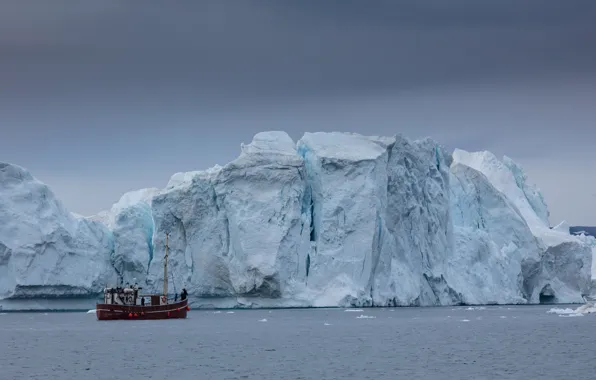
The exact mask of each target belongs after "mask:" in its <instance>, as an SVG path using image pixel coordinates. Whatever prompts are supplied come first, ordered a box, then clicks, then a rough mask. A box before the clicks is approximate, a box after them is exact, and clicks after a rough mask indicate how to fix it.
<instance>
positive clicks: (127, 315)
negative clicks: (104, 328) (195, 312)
mask: <svg viewBox="0 0 596 380" xmlns="http://www.w3.org/2000/svg"><path fill="white" fill-rule="evenodd" d="M187 311H188V299H186V300H184V301H180V302H176V303H170V304H166V305H158V306H138V305H137V306H125V305H110V304H103V303H98V304H97V305H96V307H95V314H96V315H97V319H98V320H100V321H110V320H117V319H128V320H138V319H142V320H148V319H180V318H186V313H187Z"/></svg>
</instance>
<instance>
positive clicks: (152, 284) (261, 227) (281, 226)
mask: <svg viewBox="0 0 596 380" xmlns="http://www.w3.org/2000/svg"><path fill="white" fill-rule="evenodd" d="M241 148H242V150H241V154H240V156H239V157H238V158H237V159H236V160H234V161H232V162H230V163H229V164H227V165H224V166H223V167H222V166H216V167H214V168H211V169H208V170H206V171H194V172H188V173H176V174H174V175H173V176H172V178H171V179H170V181H169V183H168V184H167V186H166V187H165V188H164V189H144V190H139V191H135V192H130V193H127V194H125V195H124V196H123V197H122V199H120V201H119V202H117V203H116V204H115V205H114V206H113V207H112V208H111V209H110V210H108V211H105V212H102V213H100V214H98V215H95V216H93V217H89V218H82V217H79V216H75V215H74V214H71V213H69V212H67V211H66V210H65V209H64V207H63V206H62V205H61V203H60V202H59V201H57V200H56V199H55V197H54V195H53V194H52V192H51V191H50V190H49V189H48V188H47V186H45V185H44V184H42V183H40V182H39V181H37V180H36V179H35V178H33V177H32V176H31V175H30V174H29V173H28V172H27V171H26V170H25V169H22V168H20V167H18V166H16V165H11V164H0V220H2V221H3V223H2V224H0V299H5V300H15V299H23V298H36V297H37V298H41V297H58V298H60V297H62V298H69V297H77V296H80V297H83V296H87V297H90V296H93V295H95V294H97V293H98V292H99V291H101V288H102V286H103V285H104V284H106V283H114V282H115V281H116V276H117V274H121V275H123V276H124V279H125V280H129V281H132V280H133V278H134V279H136V280H137V281H138V282H139V283H140V284H141V285H142V286H144V288H145V290H146V291H151V290H155V291H159V290H160V289H161V287H162V284H163V279H162V274H163V267H162V265H163V256H164V244H165V241H164V240H165V233H166V232H169V233H170V261H169V268H170V275H171V277H170V278H169V282H170V284H172V285H170V287H169V289H171V290H172V292H173V291H174V289H177V290H178V291H180V289H181V288H182V287H186V288H187V290H188V291H189V293H190V296H191V299H192V300H193V301H194V302H195V305H199V306H201V305H209V306H229V307H238V306H245V307H258V306H389V305H404V306H405V305H420V306H424V305H452V304H487V303H502V304H503V303H519V304H523V303H539V302H554V303H557V302H559V303H566V302H582V299H581V295H582V294H584V293H587V292H589V288H590V284H591V283H590V280H591V266H592V249H593V246H595V245H596V244H594V243H593V242H592V240H593V239H592V240H590V239H589V238H587V237H581V236H580V237H576V236H572V235H570V234H569V233H568V231H564V228H554V229H551V228H549V220H548V217H549V213H548V208H547V206H546V204H545V202H544V199H543V197H542V195H541V194H540V192H539V191H538V189H537V188H536V187H534V186H533V185H530V184H529V183H528V181H527V177H526V175H525V173H524V172H523V169H522V168H521V167H520V166H519V165H517V164H516V163H515V162H513V161H512V160H511V159H509V158H507V157H505V158H503V159H501V160H500V159H498V158H497V157H495V156H494V155H493V154H491V153H489V152H475V153H469V152H465V151H461V150H456V151H455V152H453V153H452V154H450V153H448V152H446V151H445V150H444V149H443V148H442V147H441V146H440V145H439V144H437V143H436V142H435V141H433V140H431V139H423V140H419V141H410V140H408V139H406V138H405V137H403V136H400V135H398V136H394V137H375V136H362V135H358V134H349V133H306V134H305V135H304V136H303V137H302V138H301V139H300V140H299V141H298V142H297V143H294V141H292V139H291V138H290V137H289V136H288V135H287V134H286V133H284V132H263V133H259V134H257V135H256V136H255V137H254V139H253V141H252V142H251V143H250V144H248V145H242V147H241ZM0 303H2V301H0Z"/></svg>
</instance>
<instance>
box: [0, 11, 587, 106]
mask: <svg viewBox="0 0 596 380" xmlns="http://www.w3.org/2000/svg"><path fill="white" fill-rule="evenodd" d="M59 4H62V6H60V5H59ZM33 6H35V7H36V9H37V10H36V11H33ZM1 8H2V12H1V15H0V25H2V27H1V28H2V29H0V32H1V33H0V35H1V36H2V37H1V38H0V52H1V53H2V57H3V58H2V61H1V62H2V63H1V66H0V67H1V68H3V70H1V72H2V73H3V74H1V75H2V77H0V79H2V81H3V82H4V83H6V82H8V83H11V82H12V83H13V84H15V87H17V86H16V84H21V85H22V84H26V83H31V82H33V83H35V88H37V89H43V90H46V91H48V92H49V91H52V90H56V89H60V91H73V92H78V91H83V89H85V88H86V87H88V85H89V83H93V84H94V86H95V91H102V92H104V94H105V93H109V92H113V91H115V90H116V89H118V90H122V91H131V89H130V86H133V87H134V89H135V91H144V92H150V93H154V94H155V96H158V95H159V93H160V91H164V93H171V92H175V91H180V92H182V93H186V94H188V95H192V96H209V97H226V98H229V97H230V96H235V97H245V96H247V95H256V96H280V95H282V96H312V95H315V94H316V95H317V96H320V95H322V94H350V93H353V94H363V93H364V92H372V93H378V92H379V91H392V92H395V91H400V90H408V89H411V88H417V87H420V86H436V85H439V84H453V83H463V82H476V81H483V80H486V79H487V78H500V79H502V80H511V79H515V78H519V77H528V76H531V77H540V76H544V75H552V74H553V73H560V72H571V71H573V72H577V71H592V70H593V68H594V67H596V65H595V63H596V50H595V49H593V42H594V39H595V38H596V26H595V24H596V23H594V20H595V19H596V3H594V2H587V1H581V2H579V1H577V2H576V1H566V2H561V1H559V2H554V1H540V2H538V1H521V2H520V1H512V0H508V1H501V2H488V1H480V2H478V1H463V0H457V1H454V2H449V3H448V4H446V3H445V4H444V3H442V2H439V1H420V2H415V3H406V2H390V1H379V2H374V3H370V2H362V1H325V2H313V1H301V2H288V1H246V2H222V1H201V2H190V1H185V2H182V1H181V2H177V3H176V6H169V7H166V6H164V5H163V3H161V2H156V1H148V2H143V3H139V2H133V1H113V0H108V1H101V2H97V1H90V0H86V1H82V2H75V3H73V2H51V3H48V2H40V1H34V2H32V1H28V0H25V1H15V0H12V1H9V2H5V3H3V5H2V6H1ZM18 87H19V88H20V89H21V91H23V92H25V91H29V90H31V89H32V87H34V86H32V85H30V86H26V87H23V86H18Z"/></svg>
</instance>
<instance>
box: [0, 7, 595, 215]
mask: <svg viewBox="0 0 596 380" xmlns="http://www.w3.org/2000/svg"><path fill="white" fill-rule="evenodd" d="M167 4H169V6H168V5H166V2H163V1H156V0H145V1H125V0H101V1H97V0H77V1H74V0H73V1H60V0H54V1H46V0H37V1H32V0H3V1H2V2H0V130H1V134H0V160H2V161H8V162H12V163H16V164H19V165H21V166H24V167H26V168H28V169H29V170H30V171H31V172H32V173H33V175H35V176H36V177H37V178H39V179H40V180H42V181H44V182H46V183H48V184H49V185H50V186H51V187H52V189H53V190H54V191H55V193H56V194H57V196H58V197H59V198H60V199H62V200H63V202H64V203H65V204H66V206H67V207H68V208H69V209H70V210H71V211H74V212H77V213H80V214H84V215H90V214H94V213H96V212H98V211H100V210H102V209H107V208H109V207H110V206H111V204H112V203H113V202H115V201H117V200H118V198H119V197H120V195H121V194H122V193H124V192H126V191H129V190H134V189H138V188H143V187H163V186H165V184H166V183H167V181H168V179H169V177H170V176H171V174H173V173H174V172H177V171H187V170H200V169H206V168H208V167H210V166H212V165H214V164H216V163H219V164H225V163H227V162H229V161H230V160H232V159H234V158H235V157H236V156H237V155H238V154H239V151H240V143H242V142H245V143H248V142H250V140H251V138H252V136H253V135H254V134H255V133H257V132H259V131H263V130H285V131H287V132H288V133H289V134H290V135H291V136H292V137H293V138H294V139H296V140H297V139H298V138H300V137H301V136H302V134H303V133H304V132H306V131H311V132H314V131H333V130H335V131H351V132H358V133H362V134H376V135H387V136H389V135H393V134H395V133H404V134H405V135H407V136H409V137H411V138H419V137H425V136H432V137H434V138H435V139H437V140H438V141H439V142H441V143H442V144H443V145H445V146H446V147H448V148H449V149H453V148H455V147H459V148H463V149H467V150H485V149H486V150H490V151H493V152H494V153H496V154H497V155H503V154H507V155H508V156H510V157H512V158H513V159H515V160H517V161H518V162H520V163H521V164H522V165H524V167H525V168H526V171H527V172H528V174H529V175H530V180H531V181H533V182H535V183H537V185H538V186H539V187H540V188H541V189H542V190H543V193H544V194H545V197H546V200H547V202H548V204H549V206H550V209H551V223H553V224H556V223H558V222H559V221H560V220H562V219H566V220H567V221H569V222H570V223H572V224H590V225H595V224H596V172H595V169H594V167H595V162H596V100H595V99H596V21H595V20H596V1H571V0H561V1H549V0H536V1H523V0H500V1H483V0H454V1H448V2H446V1H439V0H435V1H430V0H428V1H424V0H423V1H421V0H417V1H389V0H387V1H381V0H379V1H364V0H361V1H349V0H343V1H339V0H338V1H333V0H327V1H324V2H323V1H314V0H312V1H311V0H301V1H282V0H270V1H256V0H254V1H251V0H243V1H241V0H238V1H221V0H214V1H198V0H194V1H190V0H189V1H182V0H180V1H176V2H167ZM174 4H175V5H174Z"/></svg>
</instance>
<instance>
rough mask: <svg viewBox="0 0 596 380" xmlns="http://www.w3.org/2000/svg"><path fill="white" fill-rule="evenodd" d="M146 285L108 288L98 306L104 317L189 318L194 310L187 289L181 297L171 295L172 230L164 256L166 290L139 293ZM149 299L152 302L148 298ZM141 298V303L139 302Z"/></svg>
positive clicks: (99, 315)
mask: <svg viewBox="0 0 596 380" xmlns="http://www.w3.org/2000/svg"><path fill="white" fill-rule="evenodd" d="M141 289H142V288H140V287H138V286H137V285H136V284H135V285H133V286H126V287H116V288H109V287H105V288H104V301H103V303H98V304H97V305H96V307H95V313H96V315H97V319H98V320H100V321H106V320H116V319H129V320H135V319H179V318H186V313H187V312H188V311H189V310H190V307H189V306H188V299H187V296H188V294H187V292H186V289H182V293H181V295H180V298H181V300H180V301H178V300H177V297H176V298H175V299H174V300H173V301H174V302H172V303H170V301H171V300H169V299H168V296H167V294H168V234H166V254H165V256H164V285H163V294H139V290H141ZM146 299H148V300H149V304H146V303H145V300H146ZM139 302H140V304H139Z"/></svg>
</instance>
